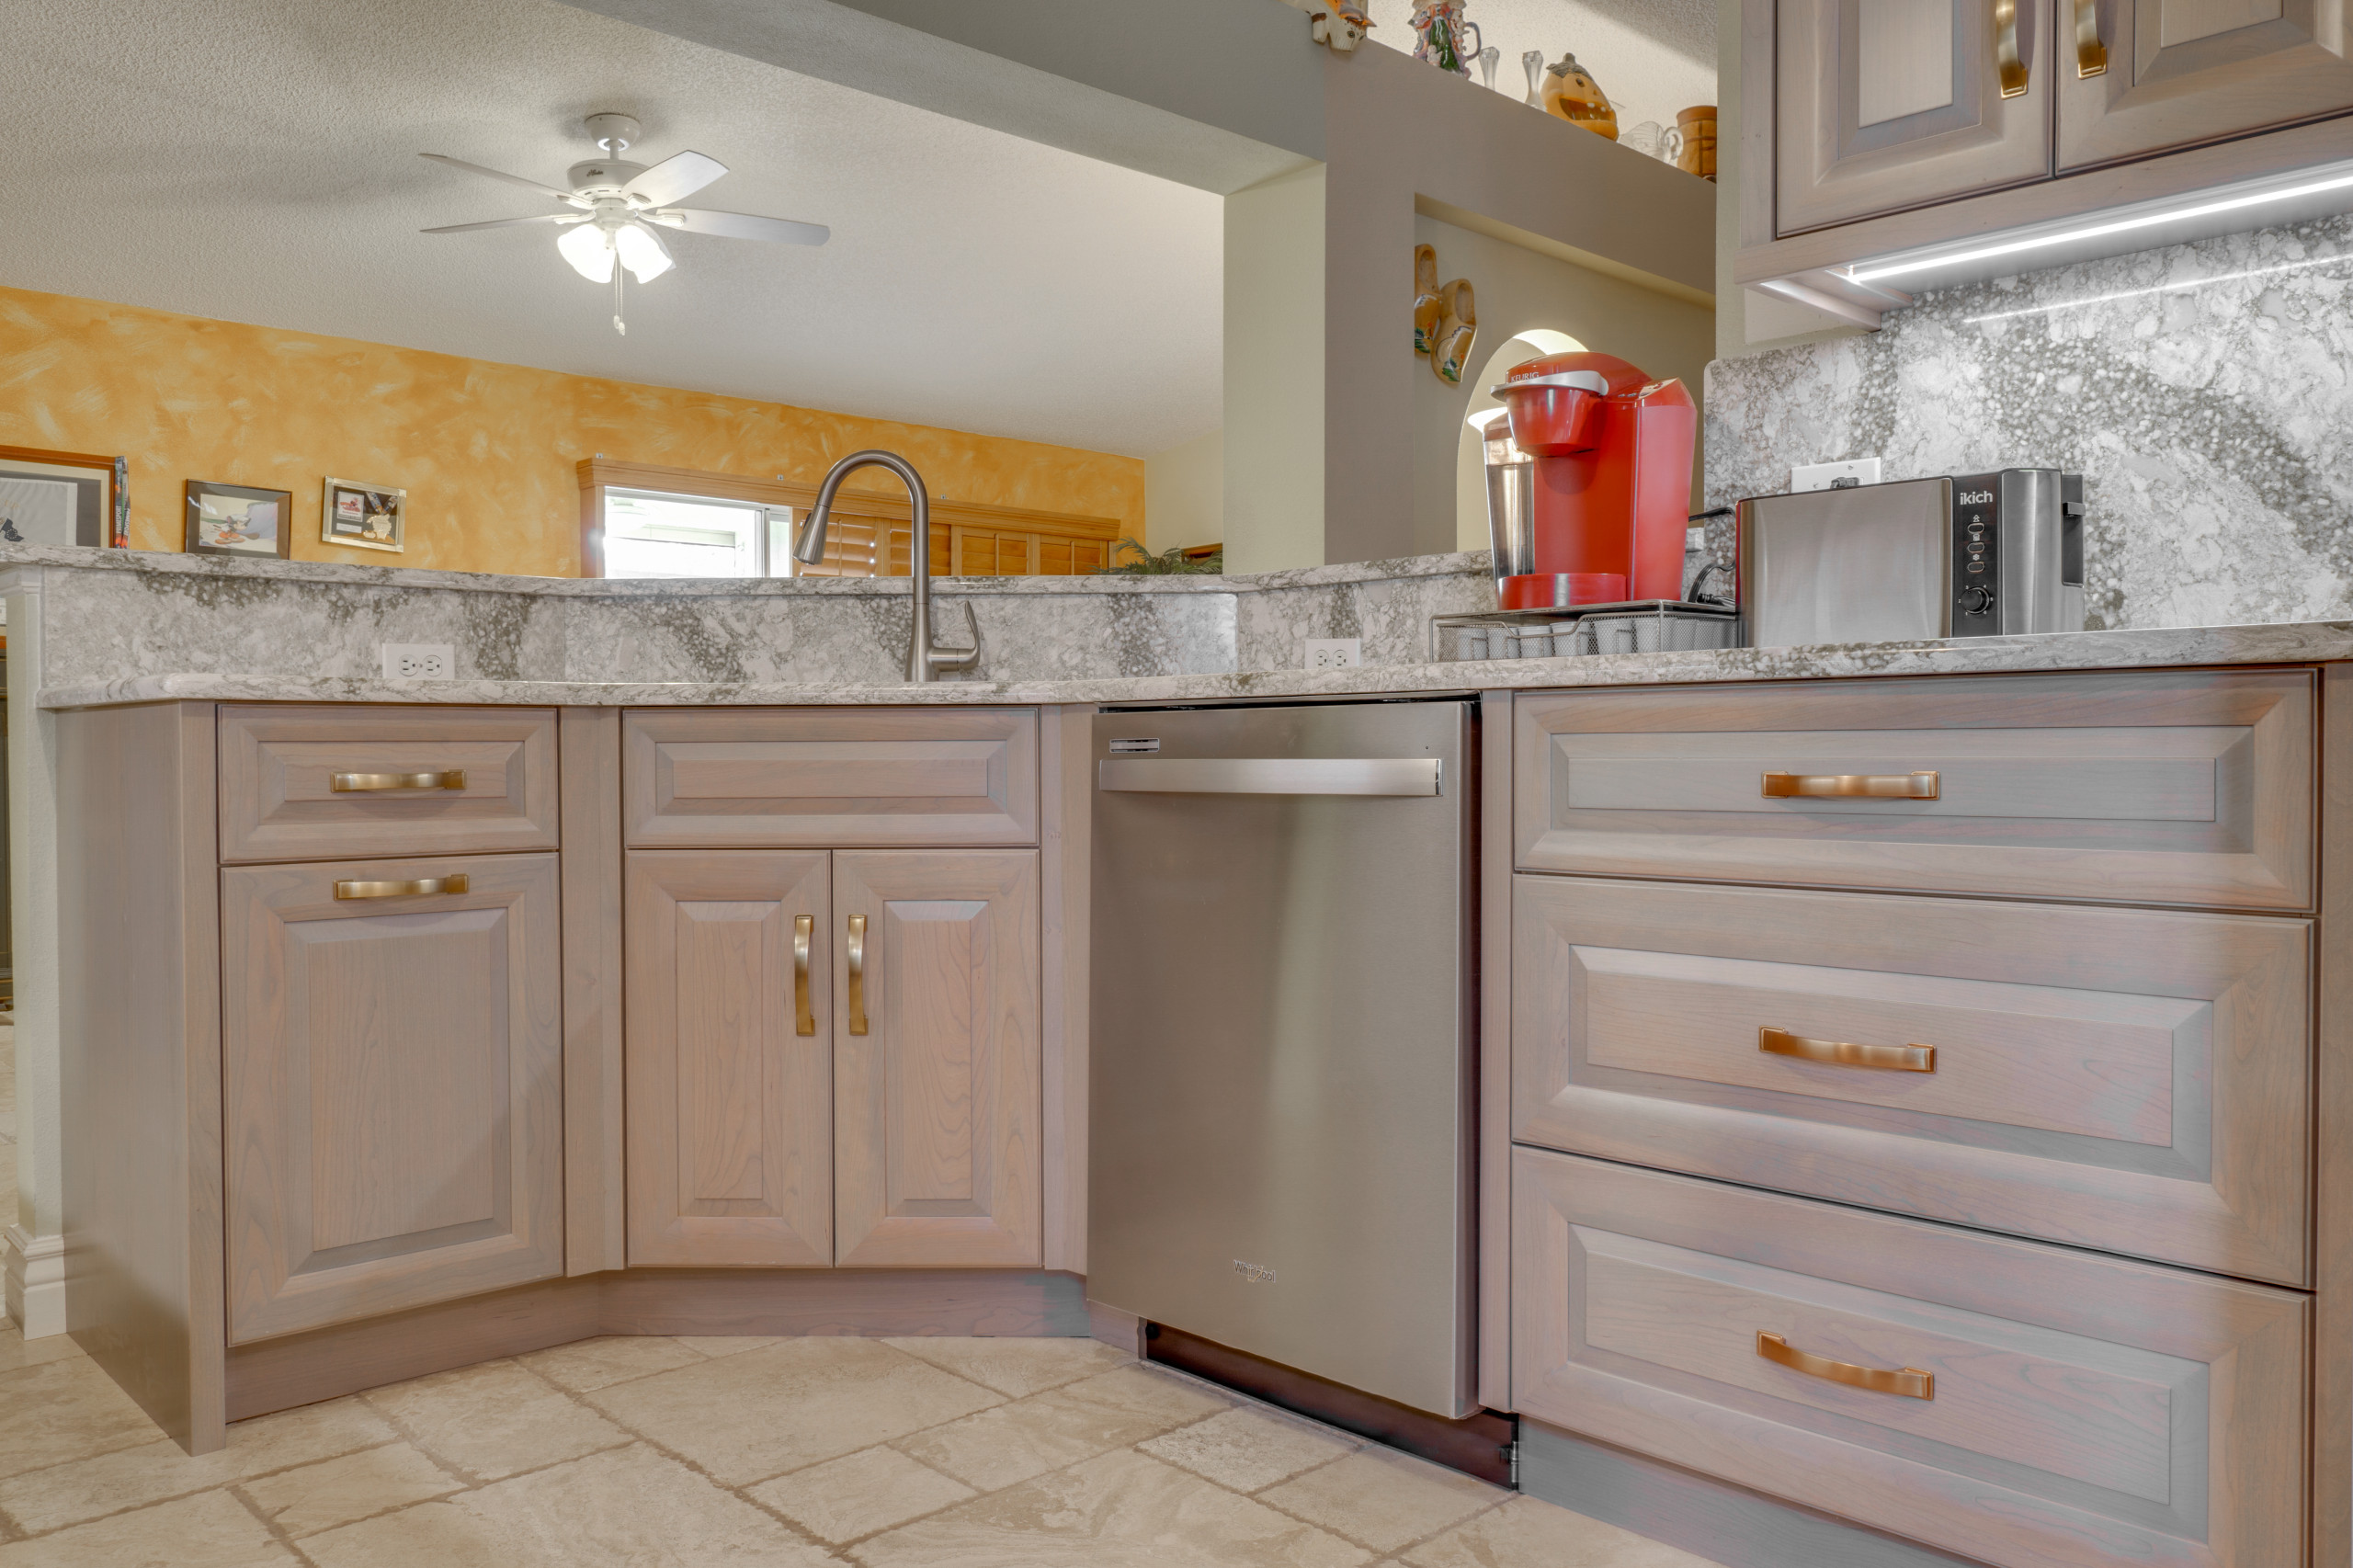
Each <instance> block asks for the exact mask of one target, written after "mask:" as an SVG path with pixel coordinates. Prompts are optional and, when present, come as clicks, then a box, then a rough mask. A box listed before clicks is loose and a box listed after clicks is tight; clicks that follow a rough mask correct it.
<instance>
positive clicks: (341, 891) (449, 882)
mask: <svg viewBox="0 0 2353 1568" xmlns="http://www.w3.org/2000/svg"><path fill="white" fill-rule="evenodd" d="M465 891H466V874H465V873H464V872H463V871H459V872H456V873H454V874H452V875H450V876H447V877H419V878H417V879H416V880H415V881H408V882H337V883H335V897H337V898H415V897H417V896H419V895H420V894H424V893H437V892H465Z"/></svg>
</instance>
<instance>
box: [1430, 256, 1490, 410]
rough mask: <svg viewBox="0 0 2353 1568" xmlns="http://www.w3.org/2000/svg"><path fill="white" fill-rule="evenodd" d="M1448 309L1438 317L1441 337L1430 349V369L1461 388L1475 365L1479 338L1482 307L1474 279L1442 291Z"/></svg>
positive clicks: (1440, 295)
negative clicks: (1467, 371) (1464, 374)
mask: <svg viewBox="0 0 2353 1568" xmlns="http://www.w3.org/2000/svg"><path fill="white" fill-rule="evenodd" d="M1438 298H1439V299H1441V300H1443V301H1445V302H1446V307H1445V310H1444V312H1443V313H1441V314H1440V315H1439V317H1438V336H1437V338H1436V340H1435V341H1433V342H1432V343H1431V345H1430V369H1432V370H1433V371H1435V372H1437V375H1438V380H1439V381H1444V382H1446V383H1448V384H1449V386H1460V385H1461V382H1462V372H1463V369H1464V368H1465V367H1466V366H1468V365H1469V364H1470V363H1471V345H1472V341H1473V340H1474V339H1476V338H1477V337H1478V335H1479V307H1478V302H1477V301H1476V300H1475V299H1473V298H1472V292H1471V279H1469V278H1456V279H1455V280H1454V281H1453V282H1451V283H1449V284H1448V285H1447V286H1446V287H1445V288H1443V289H1440V290H1438Z"/></svg>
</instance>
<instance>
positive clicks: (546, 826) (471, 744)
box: [219, 704, 556, 865]
mask: <svg viewBox="0 0 2353 1568" xmlns="http://www.w3.org/2000/svg"><path fill="white" fill-rule="evenodd" d="M219 745H220V756H221V808H220V809H221V858H222V861H224V862H226V863H228V864H231V865H235V864H238V863H239V862H249V861H260V860H325V859H339V858H345V857H349V856H363V855H481V854H490V853H494V852H499V851H507V850H521V849H553V848H554V847H555V846H556V737H555V714H554V712H553V711H552V710H548V709H543V708H439V707H416V708H390V707H388V708H355V707H350V706H347V705H344V704H335V705H332V706H326V705H322V706H314V707H301V706H295V705H292V704H271V705H269V706H266V707H262V706H256V707H251V708H223V709H222V710H221V717H220V731H219Z"/></svg>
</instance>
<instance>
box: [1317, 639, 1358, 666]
mask: <svg viewBox="0 0 2353 1568" xmlns="http://www.w3.org/2000/svg"><path fill="white" fill-rule="evenodd" d="M1363 663H1364V639H1363V638H1361V637H1311V638H1309V639H1308V640H1307V667H1308V668H1309V669H1311V670H1352V669H1355V668H1356V667H1357V666H1358V665H1361V664H1363Z"/></svg>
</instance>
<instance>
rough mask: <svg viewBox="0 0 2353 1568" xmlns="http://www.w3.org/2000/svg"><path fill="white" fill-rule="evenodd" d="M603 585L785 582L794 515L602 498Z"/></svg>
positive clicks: (630, 493) (655, 497) (632, 493)
mask: <svg viewBox="0 0 2353 1568" xmlns="http://www.w3.org/2000/svg"><path fill="white" fill-rule="evenodd" d="M604 494H605V510H604V517H603V528H604V536H605V537H604V547H605V575H606V576H608V577H790V576H791V575H792V569H793V562H792V511H791V509H790V507H786V506H762V505H759V504H758V503H756V502H751V501H723V500H718V499H714V498H712V497H710V496H704V495H670V494H663V493H661V492H659V491H653V490H617V489H608V490H606V491H605V493H604Z"/></svg>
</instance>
